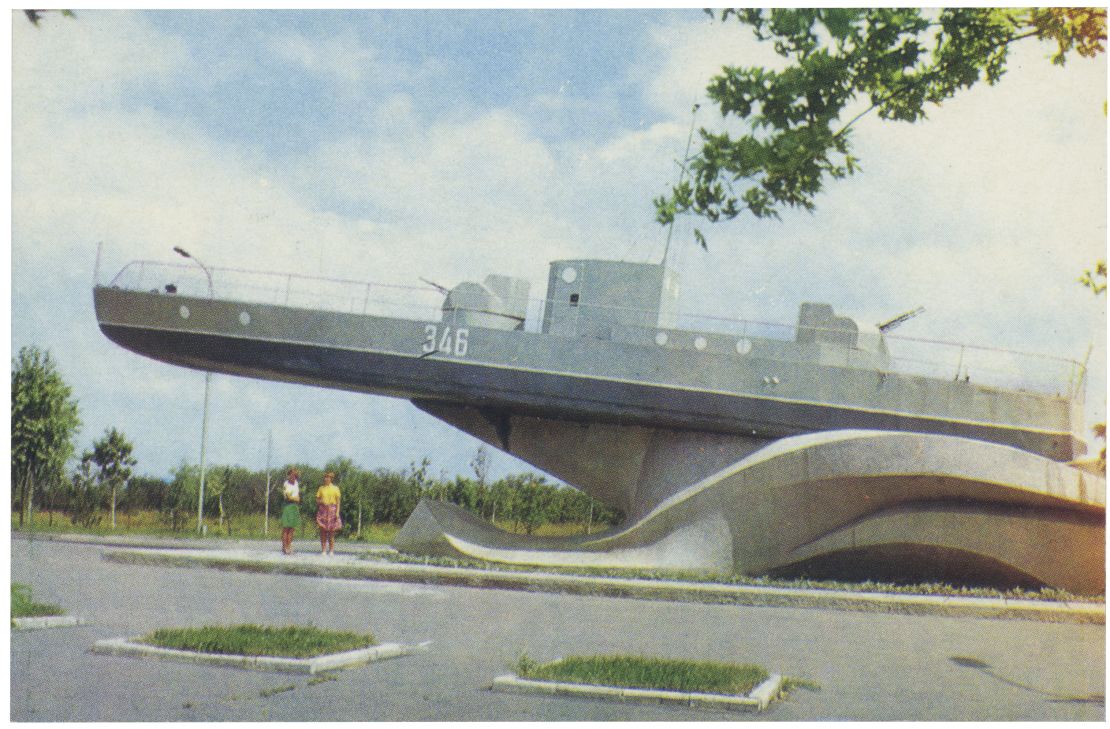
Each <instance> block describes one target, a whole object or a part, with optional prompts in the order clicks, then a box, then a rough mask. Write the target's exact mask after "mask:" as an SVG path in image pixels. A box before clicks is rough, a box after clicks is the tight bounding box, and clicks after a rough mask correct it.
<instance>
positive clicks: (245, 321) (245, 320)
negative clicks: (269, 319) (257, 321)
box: [239, 311, 251, 326]
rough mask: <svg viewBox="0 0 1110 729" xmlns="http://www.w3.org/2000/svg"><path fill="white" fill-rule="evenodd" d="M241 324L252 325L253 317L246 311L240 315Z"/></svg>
mask: <svg viewBox="0 0 1110 729" xmlns="http://www.w3.org/2000/svg"><path fill="white" fill-rule="evenodd" d="M239 323H240V324H242V325H243V326H246V325H248V324H250V323H251V315H250V314H248V313H247V312H245V311H244V312H242V313H241V314H239Z"/></svg>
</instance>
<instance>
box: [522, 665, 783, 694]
mask: <svg viewBox="0 0 1110 729" xmlns="http://www.w3.org/2000/svg"><path fill="white" fill-rule="evenodd" d="M515 669H516V672H517V675H518V676H520V677H521V678H529V679H534V680H537V681H564V682H567V683H583V684H593V685H598V686H619V687H621V688H643V689H662V690H669V691H689V692H699V693H710V694H728V695H734V694H735V695H743V694H747V693H748V692H749V691H751V690H752V689H753V688H755V687H756V686H758V685H759V684H760V683H762V682H763V681H765V680H767V678H768V673H767V671H766V670H764V669H763V668H762V667H760V666H754V665H738V664H735V663H718V662H715V661H685V660H677V659H671V658H648V657H645V656H570V657H569V658H563V659H560V660H558V661H552V662H551V663H536V662H535V661H533V660H532V659H530V658H528V656H526V655H524V656H521V657H520V660H518V661H517V664H516V666H515Z"/></svg>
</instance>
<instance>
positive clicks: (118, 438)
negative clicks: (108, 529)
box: [92, 428, 138, 529]
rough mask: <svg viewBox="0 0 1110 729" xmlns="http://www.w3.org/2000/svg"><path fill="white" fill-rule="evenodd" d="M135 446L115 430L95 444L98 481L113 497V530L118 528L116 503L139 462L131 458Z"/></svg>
mask: <svg viewBox="0 0 1110 729" xmlns="http://www.w3.org/2000/svg"><path fill="white" fill-rule="evenodd" d="M133 449H134V446H132V445H131V443H129V442H128V441H127V438H125V437H124V435H123V433H121V432H119V431H118V430H116V429H115V428H112V429H110V430H106V431H104V437H103V438H101V439H100V440H98V441H96V442H94V443H93V451H92V460H93V462H94V463H95V464H96V465H97V466H98V467H99V469H100V473H99V474H98V475H97V481H98V483H99V484H100V486H102V487H105V488H107V490H108V492H109V494H110V497H111V514H112V528H113V529H115V528H116V501H117V499H118V495H119V492H120V490H121V489H123V488H125V487H126V486H127V480H128V479H129V478H131V467H132V466H134V465H135V464H136V463H138V461H136V460H135V459H134V458H132V457H131V451H132V450H133Z"/></svg>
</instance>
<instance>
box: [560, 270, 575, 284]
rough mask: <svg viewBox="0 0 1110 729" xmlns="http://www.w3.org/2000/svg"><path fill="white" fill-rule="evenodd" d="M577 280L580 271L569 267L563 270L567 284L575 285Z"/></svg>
mask: <svg viewBox="0 0 1110 729" xmlns="http://www.w3.org/2000/svg"><path fill="white" fill-rule="evenodd" d="M577 278H578V271H576V270H575V269H574V266H567V267H566V268H564V269H563V280H564V281H566V282H567V283H574V282H575V280H576V279H577Z"/></svg>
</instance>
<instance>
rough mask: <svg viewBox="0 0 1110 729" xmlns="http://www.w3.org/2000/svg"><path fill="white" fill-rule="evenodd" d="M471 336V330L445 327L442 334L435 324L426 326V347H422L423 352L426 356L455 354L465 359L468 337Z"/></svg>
mask: <svg viewBox="0 0 1110 729" xmlns="http://www.w3.org/2000/svg"><path fill="white" fill-rule="evenodd" d="M469 335H470V330H469V329H452V328H451V327H443V331H442V332H440V330H439V327H438V326H436V325H435V324H426V325H425V326H424V346H423V347H422V351H423V352H424V354H431V353H432V352H440V353H442V354H453V355H455V356H456V357H465V356H466V346H467V337H468V336H469Z"/></svg>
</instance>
